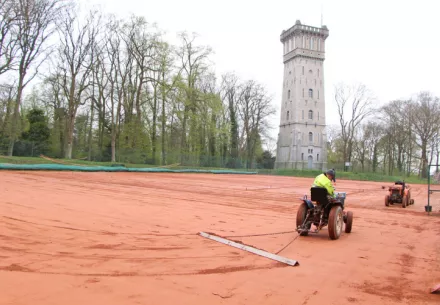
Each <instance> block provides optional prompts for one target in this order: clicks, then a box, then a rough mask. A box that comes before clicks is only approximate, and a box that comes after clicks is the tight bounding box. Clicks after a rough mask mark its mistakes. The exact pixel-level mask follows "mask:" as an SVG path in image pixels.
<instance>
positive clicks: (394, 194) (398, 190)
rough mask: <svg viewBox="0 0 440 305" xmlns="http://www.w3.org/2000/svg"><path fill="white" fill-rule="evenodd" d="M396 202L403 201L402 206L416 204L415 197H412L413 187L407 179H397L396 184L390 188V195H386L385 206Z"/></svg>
mask: <svg viewBox="0 0 440 305" xmlns="http://www.w3.org/2000/svg"><path fill="white" fill-rule="evenodd" d="M394 203H401V204H402V208H406V207H407V206H408V205H413V204H414V199H412V198H411V188H410V186H409V185H408V184H406V183H405V181H396V182H395V183H394V185H392V186H390V187H389V188H388V195H386V196H385V206H387V207H388V206H390V205H393V204H394Z"/></svg>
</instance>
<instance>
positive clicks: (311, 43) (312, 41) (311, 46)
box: [310, 37, 314, 50]
mask: <svg viewBox="0 0 440 305" xmlns="http://www.w3.org/2000/svg"><path fill="white" fill-rule="evenodd" d="M313 43H314V39H313V37H312V38H310V50H313Z"/></svg>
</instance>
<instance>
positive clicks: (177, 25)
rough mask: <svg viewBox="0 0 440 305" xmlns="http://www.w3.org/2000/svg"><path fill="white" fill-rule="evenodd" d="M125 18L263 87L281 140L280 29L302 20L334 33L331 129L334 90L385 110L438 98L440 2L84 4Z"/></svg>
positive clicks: (329, 60)
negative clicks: (188, 42)
mask: <svg viewBox="0 0 440 305" xmlns="http://www.w3.org/2000/svg"><path fill="white" fill-rule="evenodd" d="M80 1H82V2H83V3H84V4H86V3H87V4H88V5H90V4H99V5H100V6H101V7H102V8H103V9H104V11H106V12H111V13H115V14H117V15H118V16H121V17H124V16H128V15H129V14H131V13H134V14H136V15H141V16H144V17H146V18H147V20H148V21H149V22H151V23H157V24H158V26H159V27H160V28H161V29H162V30H165V31H166V32H167V33H168V34H167V37H168V41H170V42H171V43H177V40H176V35H177V33H178V32H180V31H188V32H196V33H198V34H199V35H200V37H199V39H198V40H199V43H200V44H205V45H210V46H211V47H212V48H213V50H214V52H215V54H214V55H213V57H212V59H213V61H214V63H215V70H216V72H217V74H218V75H220V74H221V73H224V72H228V71H235V72H236V73H237V74H238V75H239V76H241V77H242V78H244V79H254V80H256V81H258V82H260V83H262V84H264V85H265V86H266V87H267V88H268V91H269V92H270V93H272V94H273V96H274V105H275V106H276V108H277V115H276V117H275V118H274V121H273V125H274V126H275V127H276V128H275V130H274V132H273V133H272V134H273V135H274V136H275V135H276V134H277V133H278V127H277V126H278V125H279V109H280V104H281V90H282V81H283V80H282V77H283V62H282V52H283V46H282V44H281V42H280V34H281V32H282V30H284V29H288V28H290V27H291V26H293V25H294V23H295V21H296V20H297V19H299V20H301V22H302V23H303V24H307V25H311V26H318V27H319V26H320V25H321V8H322V13H323V24H324V25H326V26H327V27H328V29H329V31H330V35H329V37H328V38H327V41H326V60H325V63H324V72H325V74H324V75H325V91H326V92H325V98H326V112H327V113H326V117H327V122H326V123H327V124H338V117H337V112H336V111H335V103H334V100H333V86H334V85H335V84H337V83H338V82H346V83H351V82H362V83H364V84H365V85H366V86H367V87H368V88H369V89H371V90H372V91H373V92H374V93H375V95H376V96H377V98H378V101H379V103H381V104H383V103H386V102H388V101H390V100H393V99H399V98H407V97H410V96H411V95H412V94H415V93H417V92H418V91H420V90H429V91H431V92H433V93H434V94H436V95H440V90H439V87H438V86H439V80H440V77H439V76H438V75H437V74H438V72H439V71H440V59H439V56H440V39H439V38H438V37H439V33H438V32H437V31H436V29H437V28H438V22H437V18H436V17H437V15H438V13H439V11H440V1H438V0H431V1H428V0H418V1H406V2H405V1H397V0H382V1H378V0H368V1H364V0H362V1H361V0H351V1H348V0H325V1H324V0H307V1H305V0H303V1H297V0H272V1H267V0H235V1H232V0H222V1H212V0H211V1H209V0H156V1H152V0H150V1H142V0H80Z"/></svg>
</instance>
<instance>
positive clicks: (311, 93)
mask: <svg viewBox="0 0 440 305" xmlns="http://www.w3.org/2000/svg"><path fill="white" fill-rule="evenodd" d="M309 97H310V98H313V89H309Z"/></svg>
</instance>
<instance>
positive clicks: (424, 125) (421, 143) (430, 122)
mask: <svg viewBox="0 0 440 305" xmlns="http://www.w3.org/2000/svg"><path fill="white" fill-rule="evenodd" d="M413 103H414V105H413V107H414V108H413V110H414V111H415V114H416V115H415V116H414V118H413V119H414V121H413V124H414V131H415V134H416V135H417V142H416V144H417V146H418V147H420V149H421V162H420V173H421V177H422V178H426V177H427V174H428V167H427V165H428V145H429V144H430V142H431V141H433V137H434V136H435V135H437V133H438V132H439V130H440V100H439V98H438V97H434V96H433V95H432V94H431V93H429V92H420V93H419V94H418V95H417V97H416V98H415V100H414V101H413Z"/></svg>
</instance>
